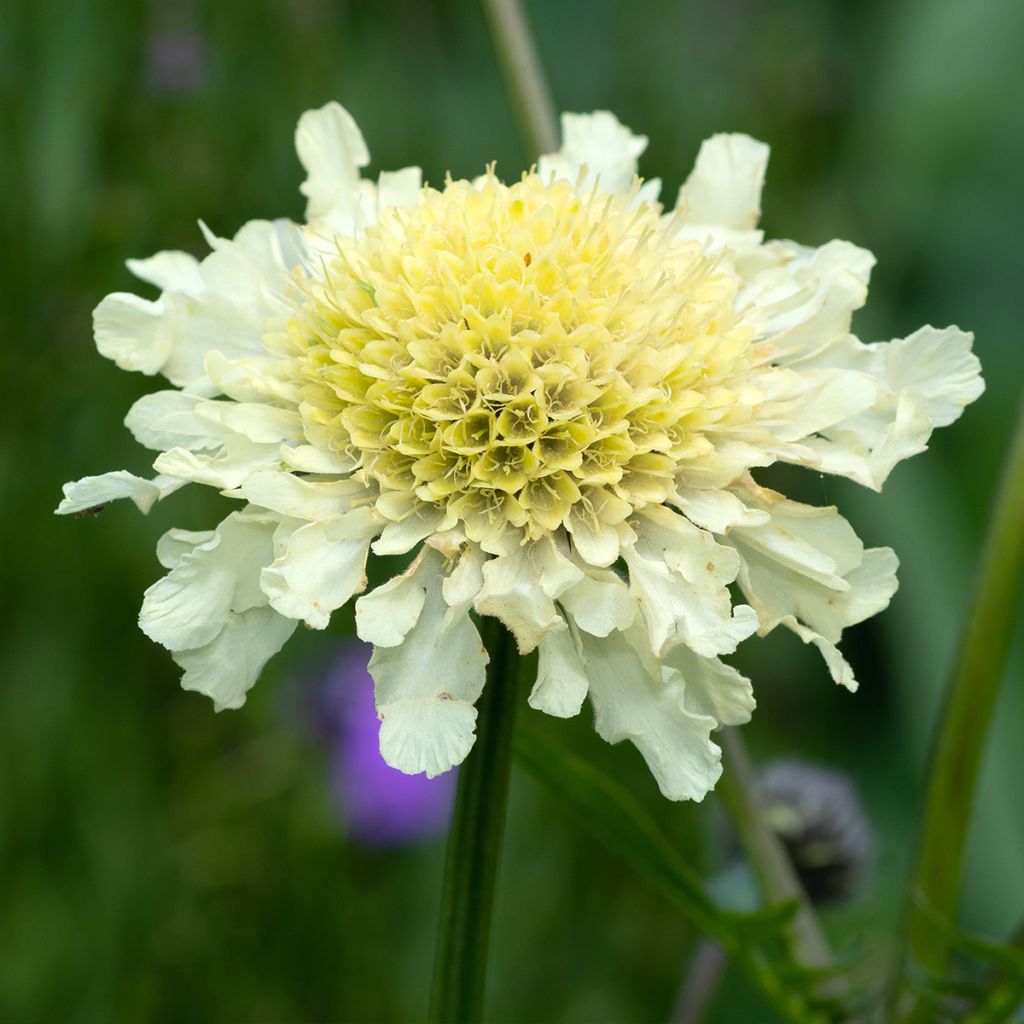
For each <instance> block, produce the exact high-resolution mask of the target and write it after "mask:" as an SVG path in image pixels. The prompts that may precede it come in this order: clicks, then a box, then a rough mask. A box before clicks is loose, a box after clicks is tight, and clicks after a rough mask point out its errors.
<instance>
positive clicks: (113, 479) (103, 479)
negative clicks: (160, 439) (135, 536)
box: [56, 469, 178, 516]
mask: <svg viewBox="0 0 1024 1024" xmlns="http://www.w3.org/2000/svg"><path fill="white" fill-rule="evenodd" d="M177 486H178V485H177V481H174V480H169V479H166V478H164V477H157V478H156V479H155V480H144V479H143V478H142V477H140V476H136V475H135V474H134V473H129V472H128V471H127V470H126V469H116V470H114V471H113V472H111V473H103V474H101V475H100V476H84V477H82V479H81V480H74V481H72V482H71V483H68V484H65V485H64V500H63V501H62V502H61V503H60V504H59V505H58V506H57V510H56V511H57V515H59V516H67V515H76V514H77V513H80V512H91V511H93V510H94V509H95V510H97V511H98V510H99V509H101V508H102V507H103V506H104V505H106V504H107V503H108V502H111V501H117V500H119V499H120V498H131V499H132V501H134V502H135V504H136V505H137V506H138V509H139V511H140V512H143V513H145V512H148V511H149V510H150V509H151V508H152V507H153V505H154V504H155V503H156V502H157V501H159V500H160V499H161V498H163V497H166V495H168V494H170V493H171V491H173V490H176V488H177Z"/></svg>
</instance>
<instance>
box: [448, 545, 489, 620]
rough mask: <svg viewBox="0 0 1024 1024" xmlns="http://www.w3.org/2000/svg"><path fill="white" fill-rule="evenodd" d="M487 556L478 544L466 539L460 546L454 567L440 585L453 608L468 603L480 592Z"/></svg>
mask: <svg viewBox="0 0 1024 1024" xmlns="http://www.w3.org/2000/svg"><path fill="white" fill-rule="evenodd" d="M487 557H488V556H487V555H486V554H484V552H483V551H482V550H481V548H480V546H479V545H478V544H473V543H472V542H471V541H467V542H466V543H465V544H464V545H463V546H462V550H461V551H460V552H459V555H458V561H457V562H456V563H455V568H454V569H452V571H451V572H450V573H449V574H448V575H447V576H446V577H445V579H444V583H442V585H441V592H442V593H443V594H444V599H445V600H446V601H447V602H448V604H449V605H451V606H452V607H453V608H454V607H457V606H459V605H468V604H470V603H471V602H472V601H473V600H474V599H475V598H476V595H477V594H479V593H480V590H481V588H482V587H483V585H484V562H486V561H487Z"/></svg>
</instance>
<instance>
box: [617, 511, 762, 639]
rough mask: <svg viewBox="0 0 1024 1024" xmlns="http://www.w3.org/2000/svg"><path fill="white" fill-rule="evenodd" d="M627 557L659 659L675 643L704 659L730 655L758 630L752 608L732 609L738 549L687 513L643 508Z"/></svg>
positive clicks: (635, 592) (633, 587)
mask: <svg viewBox="0 0 1024 1024" xmlns="http://www.w3.org/2000/svg"><path fill="white" fill-rule="evenodd" d="M624 557H625V560H626V564H627V566H628V567H629V583H630V593H631V594H632V595H633V596H634V598H635V599H636V601H637V603H638V604H639V605H640V608H641V611H642V612H643V617H644V620H645V621H646V623H647V631H648V634H649V637H650V645H651V650H652V652H653V654H654V655H655V657H658V658H660V657H662V656H664V654H665V653H666V652H667V651H669V650H671V649H672V648H673V647H675V646H676V645H677V644H686V645H687V646H688V647H689V648H690V649H691V650H693V651H695V652H696V653H697V654H700V655H703V656H704V657H714V656H716V655H718V654H728V653H730V652H732V651H734V650H735V649H736V646H737V644H739V642H740V641H741V640H744V639H746V637H748V636H750V634H751V633H753V632H754V631H755V630H756V629H757V616H756V614H755V612H754V610H753V609H752V608H749V607H747V606H746V605H738V606H737V607H736V608H733V607H732V601H731V598H730V595H729V584H730V583H731V582H732V581H733V580H734V579H735V578H736V573H737V570H738V568H739V559H738V558H737V557H736V554H735V552H733V551H731V550H730V549H729V548H726V547H722V546H721V545H719V544H717V543H716V542H715V539H714V537H712V536H711V534H709V533H707V532H705V531H704V530H700V529H698V528H697V527H696V526H694V525H693V524H692V523H691V522H689V520H687V519H686V518H684V517H683V516H681V515H678V514H676V513H675V512H672V511H671V510H669V509H667V508H665V507H663V506H649V507H647V508H645V509H643V511H642V512H640V513H639V514H638V525H637V539H636V540H635V541H634V542H632V543H630V545H629V546H628V547H626V548H625V550H624Z"/></svg>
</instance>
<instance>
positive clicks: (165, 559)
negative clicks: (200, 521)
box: [156, 528, 216, 569]
mask: <svg viewBox="0 0 1024 1024" xmlns="http://www.w3.org/2000/svg"><path fill="white" fill-rule="evenodd" d="M215 536H216V531H214V530H178V529H175V528H171V529H170V530H168V531H167V532H166V533H165V534H164V535H163V536H162V537H161V538H160V539H159V540H158V541H157V542H156V560H157V561H158V562H159V563H160V564H161V565H162V566H163V567H164V568H165V569H176V568H177V566H178V563H179V562H180V561H181V560H182V559H183V558H184V557H185V556H186V555H187V554H190V553H191V552H192V551H194V550H195V549H196V548H197V547H199V545H200V544H208V543H209V542H210V541H211V540H213V538H214V537H215Z"/></svg>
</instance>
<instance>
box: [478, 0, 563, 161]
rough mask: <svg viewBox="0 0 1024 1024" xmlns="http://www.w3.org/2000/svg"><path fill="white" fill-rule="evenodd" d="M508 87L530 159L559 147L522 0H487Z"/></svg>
mask: <svg viewBox="0 0 1024 1024" xmlns="http://www.w3.org/2000/svg"><path fill="white" fill-rule="evenodd" d="M483 6H484V11H485V12H486V14H487V20H488V22H489V24H490V28H491V36H492V38H493V39H494V48H495V49H496V50H497V52H498V61H499V62H500V64H501V70H502V74H503V75H504V77H505V87H506V88H507V90H508V94H509V98H510V99H511V101H512V106H513V107H514V109H515V115H516V121H517V122H518V124H519V131H520V134H521V135H522V137H523V142H524V143H525V145H526V147H527V149H528V150H529V155H530V158H531V159H533V158H534V157H537V156H540V154H541V153H553V152H554V151H555V150H556V149H558V124H557V121H556V118H555V108H554V105H553V104H552V102H551V93H550V92H549V90H548V87H547V80H546V79H545V77H544V72H543V71H542V70H541V66H540V60H539V58H538V57H537V49H536V47H535V46H534V44H533V39H532V38H531V37H530V30H529V27H528V26H527V24H526V18H525V16H524V14H523V10H522V7H521V6H520V5H519V0H484V2H483Z"/></svg>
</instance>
